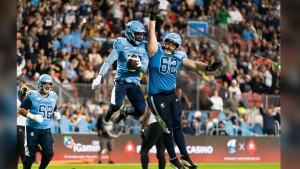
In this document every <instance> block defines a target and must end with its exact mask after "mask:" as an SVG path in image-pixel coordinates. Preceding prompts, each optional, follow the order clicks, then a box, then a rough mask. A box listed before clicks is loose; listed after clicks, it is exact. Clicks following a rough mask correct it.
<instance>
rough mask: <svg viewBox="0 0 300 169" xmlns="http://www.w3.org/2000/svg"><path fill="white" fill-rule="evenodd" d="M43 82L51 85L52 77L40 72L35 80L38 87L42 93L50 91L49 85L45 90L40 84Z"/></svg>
mask: <svg viewBox="0 0 300 169" xmlns="http://www.w3.org/2000/svg"><path fill="white" fill-rule="evenodd" d="M43 83H51V86H52V83H53V81H52V78H51V77H50V76H49V75H47V74H42V75H41V76H40V77H39V79H38V81H37V87H38V89H40V90H41V91H42V92H43V93H49V92H50V91H51V87H50V89H49V90H46V89H45V88H44V87H43V86H42V84H43Z"/></svg>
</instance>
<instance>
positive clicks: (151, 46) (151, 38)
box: [148, 0, 162, 58]
mask: <svg viewBox="0 0 300 169" xmlns="http://www.w3.org/2000/svg"><path fill="white" fill-rule="evenodd" d="M159 3H160V2H159V1H157V0H156V1H154V2H153V4H152V6H151V8H150V22H149V27H148V30H149V32H148V55H149V58H151V57H152V56H153V55H154V54H155V53H156V52H157V50H158V44H157V43H158V42H157V39H156V36H155V22H156V15H158V14H159V13H160V12H161V11H162V9H158V6H159Z"/></svg>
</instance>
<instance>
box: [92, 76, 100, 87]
mask: <svg viewBox="0 0 300 169" xmlns="http://www.w3.org/2000/svg"><path fill="white" fill-rule="evenodd" d="M101 78H102V75H98V76H97V77H96V79H94V81H93V84H92V90H94V89H95V87H96V86H97V85H98V84H100V82H101Z"/></svg>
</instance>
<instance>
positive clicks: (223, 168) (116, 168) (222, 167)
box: [18, 163, 280, 169]
mask: <svg viewBox="0 0 300 169" xmlns="http://www.w3.org/2000/svg"><path fill="white" fill-rule="evenodd" d="M197 165H198V168H199V169H232V168H234V169H253V168H255V169H280V163H204V164H203V163H201V164H199V163H198V164H197ZM38 167H39V164H33V165H32V169H38ZM22 168H23V166H22V165H21V164H19V167H18V169H22ZM100 168H101V169H127V168H129V169H141V164H140V163H130V164H129V163H125V164H124V163H116V164H105V163H104V164H50V165H49V166H48V167H47V169H100ZM157 168H158V167H157V164H156V163H152V164H149V169H157ZM186 168H187V167H186ZM166 169H172V167H170V165H169V163H167V165H166Z"/></svg>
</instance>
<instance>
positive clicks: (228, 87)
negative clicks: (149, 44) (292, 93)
mask: <svg viewBox="0 0 300 169" xmlns="http://www.w3.org/2000/svg"><path fill="white" fill-rule="evenodd" d="M160 2H161V3H160V8H161V9H164V11H163V12H162V13H161V15H160V17H159V18H158V19H157V25H156V26H157V29H156V30H158V31H157V32H156V33H157V38H158V40H159V41H160V42H161V41H162V39H163V38H164V37H165V35H166V34H168V33H170V32H177V33H179V34H180V35H181V37H182V39H183V43H182V48H181V50H184V51H186V52H187V54H188V57H189V58H190V59H193V60H198V61H202V62H205V63H208V64H211V63H213V62H214V61H215V60H221V61H222V62H223V65H224V66H223V67H222V68H221V69H220V70H219V71H216V72H214V73H210V74H208V73H206V72H199V74H201V77H202V78H203V80H205V81H207V83H206V84H208V87H203V88H202V93H201V99H200V100H201V101H200V103H199V104H200V110H201V111H202V110H207V111H212V110H213V111H214V110H218V111H223V110H226V111H230V112H231V113H229V114H227V119H230V118H231V116H232V114H237V115H238V117H237V118H238V119H243V120H241V121H242V122H243V121H247V120H246V119H247V117H245V116H246V115H245V112H244V110H243V108H247V107H251V106H250V104H251V103H250V101H249V102H248V101H247V102H244V100H245V99H246V100H252V99H253V98H254V97H255V95H257V94H258V95H260V96H261V95H264V94H276V95H279V94H280V72H281V68H280V55H281V48H280V40H281V39H280V38H281V27H280V1H278V0H231V1H230V0H186V1H180V0H169V1H167V0H160ZM150 3H151V1H150V0H124V1H122V0H18V5H17V9H18V10H17V11H18V14H17V28H18V30H17V79H18V80H22V78H28V79H30V80H34V81H35V80H37V79H38V77H39V76H40V75H41V74H44V73H47V74H49V75H50V76H51V77H52V78H53V80H54V81H55V82H56V83H57V84H61V85H62V86H63V87H65V88H66V89H68V90H72V89H73V87H74V85H73V84H76V83H85V84H91V82H92V80H93V79H94V78H95V77H96V76H97V75H98V72H99V69H100V67H101V65H102V63H103V62H104V61H105V59H106V58H107V56H108V54H109V53H110V52H111V50H112V47H113V40H112V39H114V38H116V37H118V36H122V35H124V30H125V24H126V23H127V22H128V21H131V20H138V21H140V22H142V23H143V24H144V25H145V27H146V28H147V25H148V22H149V16H148V13H149V12H148V10H149V4H150ZM174 13H176V14H178V15H175V14H174ZM179 15H181V16H182V17H180V16H179ZM186 18H189V19H192V20H200V21H209V20H210V22H211V20H212V22H213V24H214V25H217V26H219V27H220V28H221V29H223V30H225V31H229V33H230V34H234V36H233V38H232V39H230V43H225V42H220V45H219V46H218V47H217V48H216V47H214V46H213V45H212V44H210V43H209V42H208V39H207V37H206V36H199V38H195V37H188V36H187V33H186V32H187V28H188V24H187V19H186ZM93 38H103V41H95V40H92V39H93ZM241 41H245V42H246V43H248V44H252V48H251V49H250V50H242V46H241V45H242V44H241V43H240V42H241ZM115 72H116V65H115V64H114V65H113V66H112V67H111V68H110V70H109V72H108V73H107V74H106V75H105V77H104V80H103V83H104V84H106V85H113V77H114V75H115ZM179 75H180V76H182V77H181V81H180V82H178V86H180V87H181V88H178V90H177V92H178V95H179V97H180V98H181V101H182V103H183V109H184V110H195V109H196V107H195V105H196V103H195V102H194V100H192V101H191V100H189V98H193V97H189V96H190V95H194V93H195V90H196V89H197V86H195V84H196V80H195V78H194V76H192V75H191V74H190V73H189V72H188V71H187V70H182V72H181V73H179ZM141 76H142V84H146V83H147V74H143V75H141ZM182 79H185V80H182ZM186 85H188V86H189V87H190V88H191V89H192V90H191V91H185V92H183V91H182V88H183V86H185V87H186ZM101 90H103V92H104V93H106V95H107V93H110V91H105V90H108V89H107V88H101ZM186 95H188V96H186ZM105 98H106V97H104V98H103V99H104V101H106V100H105ZM261 99H262V98H260V99H259V100H260V101H261ZM84 103H85V104H83V106H81V107H80V108H77V109H76V110H72V111H70V110H69V108H66V109H62V110H61V111H62V112H64V115H65V116H70V117H72V114H76V117H77V116H78V117H79V116H80V115H81V114H82V112H85V111H86V112H85V113H83V114H86V116H85V117H86V119H87V120H88V121H89V122H91V123H92V121H93V119H95V118H97V116H96V114H97V113H95V112H96V110H89V108H88V105H87V104H90V100H89V99H88V98H87V99H86V100H85V101H84ZM254 103H256V102H254ZM69 104H70V103H66V105H69ZM244 104H246V105H244ZM97 106H98V105H97ZM97 106H96V107H97ZM252 106H253V105H252ZM255 106H257V107H259V106H260V105H257V104H255ZM66 110H68V111H66ZM268 111H269V110H268ZM270 112H274V111H273V110H270ZM68 114H71V115H68ZM77 114H78V115H77ZM193 114H194V113H193ZM216 116H217V115H216V114H210V113H208V117H207V118H206V122H203V119H201V118H200V117H202V116H200V115H199V113H197V114H196V113H195V114H194V116H193V117H195V118H194V119H192V120H191V119H189V122H186V121H185V120H183V123H184V124H183V126H189V127H191V128H193V126H194V125H193V123H191V122H192V121H194V120H197V119H198V121H199V124H202V127H201V130H202V129H203V130H206V128H207V127H206V124H207V123H208V122H209V121H210V120H212V119H213V118H216ZM76 117H75V116H73V117H72V119H76ZM183 119H188V117H187V116H186V117H185V116H184V117H183ZM133 120H134V124H136V123H137V122H136V121H135V120H136V119H133ZM73 121H74V120H73ZM75 123H76V120H75ZM186 123H187V124H186ZM218 123H219V126H220V127H222V124H221V123H223V122H222V120H221V121H219V122H218ZM189 130H190V129H187V130H186V131H187V133H189ZM193 132H194V133H195V129H193ZM193 132H192V130H191V133H193Z"/></svg>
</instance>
